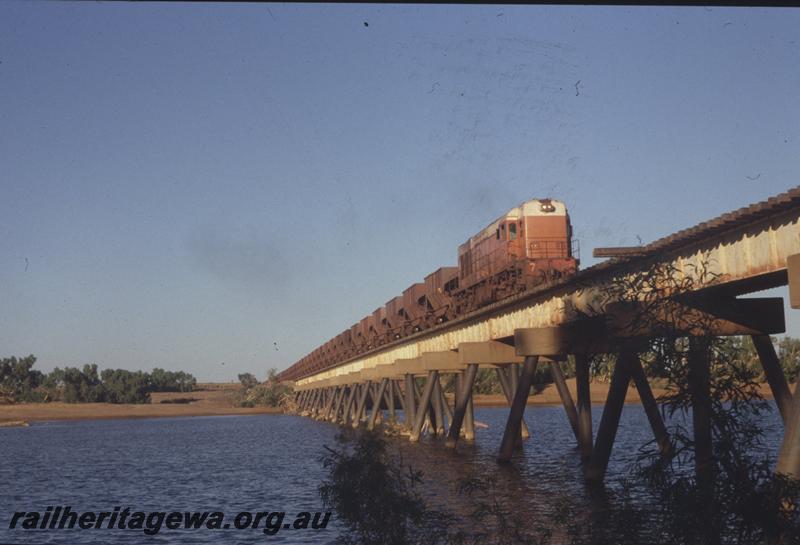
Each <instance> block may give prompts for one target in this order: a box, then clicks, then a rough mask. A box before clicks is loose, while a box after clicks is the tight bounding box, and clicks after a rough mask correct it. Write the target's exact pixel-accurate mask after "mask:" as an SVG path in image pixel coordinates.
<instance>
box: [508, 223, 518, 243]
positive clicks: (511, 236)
mask: <svg viewBox="0 0 800 545" xmlns="http://www.w3.org/2000/svg"><path fill="white" fill-rule="evenodd" d="M516 238H517V224H516V223H509V224H508V240H515V239H516Z"/></svg>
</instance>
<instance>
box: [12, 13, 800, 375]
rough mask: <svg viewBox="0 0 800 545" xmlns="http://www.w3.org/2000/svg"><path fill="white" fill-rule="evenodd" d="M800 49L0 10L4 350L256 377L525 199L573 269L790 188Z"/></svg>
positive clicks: (513, 24)
mask: <svg viewBox="0 0 800 545" xmlns="http://www.w3.org/2000/svg"><path fill="white" fill-rule="evenodd" d="M798 29H800V10H797V9H752V8H727V9H726V8H717V7H713V8H702V7H699V8H650V7H631V8H626V7H589V8H586V7H548V6H517V7H507V6H506V7H504V6H412V5H408V6H388V5H353V6H348V5H282V4H261V5H259V4H249V5H232V4H219V5H215V4H200V5H192V4H150V3H147V4H127V3H114V4H105V3H102V2H100V3H89V2H83V3H56V2H41V3H33V4H31V3H23V2H3V3H0V262H1V263H2V267H0V301H2V312H0V356H9V355H26V354H29V353H34V354H35V355H36V356H37V357H38V358H39V363H38V364H37V366H38V367H39V368H40V369H42V370H45V371H48V370H50V369H52V368H53V367H54V366H64V365H83V364H84V363H89V362H95V363H97V364H98V365H99V366H100V367H101V368H107V367H121V368H127V369H151V368H152V367H154V366H161V367H166V368H169V369H182V370H187V371H190V372H192V373H194V374H195V375H196V376H197V377H198V378H199V379H201V380H231V379H235V378H236V374H237V373H242V372H253V373H255V374H256V375H257V376H259V377H262V378H263V376H264V375H265V372H266V369H267V368H269V367H276V368H279V369H282V368H284V367H286V366H288V365H289V364H291V363H293V362H294V361H295V360H296V359H297V358H299V357H301V356H302V355H304V354H306V353H307V352H309V351H310V350H312V349H313V348H315V347H316V346H317V345H318V344H319V343H321V342H323V341H325V340H327V339H329V338H330V337H332V336H333V335H335V334H337V333H339V332H340V331H342V330H343V329H345V328H346V327H349V326H350V325H351V324H352V323H354V322H355V321H357V320H358V319H360V318H361V317H362V316H363V315H365V314H367V313H370V312H372V311H373V310H374V309H375V308H377V307H378V306H380V305H382V304H383V303H385V302H386V301H388V300H389V299H390V298H391V297H393V296H394V295H396V294H399V293H400V292H401V291H402V290H403V289H405V288H406V287H407V286H409V285H410V284H412V283H414V282H417V281H420V280H421V279H422V278H423V277H424V276H425V275H426V274H428V273H429V272H431V271H433V270H434V269H436V268H438V267H440V266H442V265H454V264H455V263H456V249H457V246H458V244H460V243H461V242H463V241H464V240H466V239H467V238H468V237H469V236H471V235H472V234H474V233H475V232H477V231H478V230H479V229H481V228H482V227H484V226H485V225H486V224H487V223H489V222H490V221H491V220H493V219H494V218H496V217H497V216H499V215H500V214H502V213H503V212H504V211H506V210H507V209H509V208H511V207H513V206H515V205H517V204H518V203H520V202H521V201H523V200H526V199H529V198H533V197H554V198H558V199H561V200H564V201H565V202H566V203H567V205H568V207H569V209H570V213H571V216H572V221H573V224H574V228H575V234H576V237H577V238H578V239H579V240H580V245H581V253H582V256H581V257H582V264H583V265H584V266H588V265H591V264H593V263H595V260H593V259H592V258H591V250H592V248H594V247H596V246H611V245H633V244H637V243H638V240H641V241H642V242H644V243H647V242H650V241H652V240H654V239H656V238H659V237H661V236H664V235H667V234H670V233H672V232H674V231H676V230H679V229H682V228H685V227H689V226H692V225H694V224H696V223H698V222H700V221H704V220H706V219H710V218H711V217H713V216H716V215H718V214H720V213H723V212H727V211H730V210H733V209H735V208H739V207H741V206H745V205H748V204H750V203H752V202H755V201H759V200H763V199H765V198H767V197H770V196H772V195H774V194H777V193H780V192H783V191H785V190H787V189H789V188H791V187H793V186H796V185H798V184H800V161H798V158H800V32H798ZM795 312H797V311H795ZM788 321H789V331H788V333H789V334H792V335H795V336H800V319H798V317H797V316H796V315H789V316H788ZM223 362H224V364H223Z"/></svg>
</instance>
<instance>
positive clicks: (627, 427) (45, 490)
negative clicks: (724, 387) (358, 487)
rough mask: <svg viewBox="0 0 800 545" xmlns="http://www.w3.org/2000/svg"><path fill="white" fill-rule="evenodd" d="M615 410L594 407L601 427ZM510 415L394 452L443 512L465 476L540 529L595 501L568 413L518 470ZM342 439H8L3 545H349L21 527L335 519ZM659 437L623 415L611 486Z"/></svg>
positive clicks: (133, 429)
mask: <svg viewBox="0 0 800 545" xmlns="http://www.w3.org/2000/svg"><path fill="white" fill-rule="evenodd" d="M600 414H601V408H600V407H595V408H594V415H593V420H594V425H595V428H596V427H597V424H598V423H599V420H600ZM506 415H507V409H502V408H498V409H478V410H476V415H475V416H476V420H477V421H479V422H483V423H486V424H487V425H488V428H486V429H477V430H476V441H475V443H474V444H472V445H470V444H462V445H460V446H459V448H458V451H457V452H456V453H453V452H448V451H445V449H444V448H443V447H442V445H441V444H439V443H438V441H436V440H423V442H422V443H421V444H420V445H417V446H414V447H410V445H409V444H408V442H407V441H406V440H402V439H397V440H394V444H395V445H396V447H397V448H398V451H399V452H400V454H401V455H402V456H403V458H404V460H405V462H406V463H408V464H411V465H412V466H414V467H415V468H417V469H420V470H422V471H423V472H424V479H425V483H426V487H427V491H426V494H427V495H428V497H429V498H430V499H431V500H432V501H433V502H434V503H438V504H440V505H446V506H447V507H448V508H450V509H455V510H458V511H460V512H462V513H464V512H467V510H468V507H467V503H468V502H467V500H466V499H465V498H462V497H460V496H458V495H457V494H455V493H454V490H455V487H456V483H457V482H458V480H459V479H460V478H463V477H464V476H466V475H468V474H470V473H472V472H479V473H481V474H482V475H484V476H489V477H491V478H493V479H495V480H496V481H497V483H498V488H499V489H501V490H503V496H504V497H505V498H506V501H508V502H511V503H513V505H514V506H515V508H516V509H519V510H520V511H522V512H525V513H526V514H527V513H529V517H530V520H532V521H533V520H536V519H537V518H546V517H547V513H549V512H550V511H551V509H552V506H553V503H554V501H555V499H557V498H560V497H565V496H566V497H569V498H570V501H574V502H576V503H580V502H585V501H588V500H587V495H586V490H585V487H584V485H583V481H582V479H581V472H580V459H579V456H578V452H577V449H576V448H575V440H574V437H573V436H572V432H571V430H570V428H569V425H568V423H567V420H566V417H565V415H564V412H563V409H561V408H560V407H529V408H528V409H527V411H526V421H527V423H528V426H529V427H530V429H531V433H532V438H531V440H529V441H527V442H526V443H525V449H524V452H520V453H519V454H518V455H517V457H516V458H515V460H514V464H512V465H511V466H503V467H500V466H498V465H497V464H496V463H495V461H494V456H495V454H496V450H497V447H498V445H499V443H500V438H501V436H502V432H503V426H504V423H505V418H506ZM765 424H766V427H767V428H768V430H769V432H768V434H767V445H766V446H767V447H768V448H771V449H773V452H774V449H776V448H777V445H778V443H779V441H780V434H779V432H778V431H777V430H778V429H779V418H778V416H777V415H776V413H775V412H773V413H772V414H771V415H770V416H769V417H768V418H767V419H766V420H765ZM336 429H337V428H336V427H335V426H333V425H330V424H326V423H321V422H316V421H313V420H310V419H307V418H301V417H296V416H282V415H260V416H238V417H195V418H174V419H166V418H165V419H151V420H106V421H102V420H101V421H84V422H63V423H62V422H58V423H43V424H36V425H32V426H31V427H29V428H14V429H0V543H30V544H33V543H36V544H41V543H56V544H62V543H63V544H67V543H69V544H94V543H98V544H99V543H113V544H116V543H132V544H133V543H167V544H172V543H225V544H235V543H266V542H270V543H327V542H330V541H331V540H333V539H334V538H335V537H336V533H337V524H336V520H335V514H334V516H333V518H332V520H331V522H330V524H328V527H327V529H325V530H292V529H289V530H280V531H279V532H278V533H277V534H275V535H272V536H267V535H264V534H263V532H262V531H261V529H258V530H234V529H230V530H208V529H199V530H167V529H166V528H164V529H162V530H161V531H160V532H159V533H158V534H157V535H155V536H145V535H144V534H142V532H141V531H136V530H109V529H97V530H71V531H70V530H46V531H25V530H20V529H15V530H10V529H8V525H9V522H10V520H11V516H12V514H13V512H14V511H32V510H37V511H44V510H45V509H46V507H47V506H55V505H70V506H71V507H72V509H73V510H74V511H89V510H93V511H110V510H112V509H113V508H114V507H115V506H123V507H125V506H130V507H131V508H132V509H133V510H141V511H148V510H150V511H172V510H176V511H184V510H191V511H222V512H223V513H225V516H226V520H228V519H229V518H232V517H233V516H235V515H236V514H237V513H238V512H240V511H252V512H258V511H285V512H286V513H287V519H290V518H291V519H292V520H293V516H294V515H295V514H296V513H298V512H301V511H312V512H313V511H322V510H323V505H322V502H321V501H320V499H319V496H318V493H317V487H318V486H319V484H320V482H321V481H322V479H323V478H324V470H323V468H322V467H321V464H320V462H319V458H320V456H321V455H322V454H323V453H324V445H328V446H335V435H336ZM650 438H651V436H650V432H649V427H648V426H647V420H646V417H645V415H644V413H643V411H642V409H641V407H639V406H636V405H628V406H626V407H625V410H624V411H623V417H622V421H621V423H620V431H619V433H618V436H617V443H616V444H615V447H614V452H613V455H612V460H611V465H610V467H609V472H608V480H609V481H610V482H613V480H614V479H615V478H617V477H621V476H624V475H625V473H626V467H627V464H628V462H629V461H631V460H632V459H633V458H634V457H635V455H636V452H637V449H638V448H639V447H640V446H641V445H642V444H643V443H646V442H647V441H649V440H650Z"/></svg>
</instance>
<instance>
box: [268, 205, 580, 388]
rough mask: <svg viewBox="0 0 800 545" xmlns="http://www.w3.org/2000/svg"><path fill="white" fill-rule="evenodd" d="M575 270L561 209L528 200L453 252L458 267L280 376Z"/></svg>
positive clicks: (334, 360)
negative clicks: (455, 254)
mask: <svg viewBox="0 0 800 545" xmlns="http://www.w3.org/2000/svg"><path fill="white" fill-rule="evenodd" d="M577 270H578V257H577V251H576V250H575V248H574V243H573V240H572V225H571V224H570V220H569V214H568V213H567V208H566V206H565V205H564V203H563V202H561V201H557V200H555V199H532V200H529V201H526V202H524V203H522V204H520V205H519V206H517V207H516V208H512V209H511V210H509V211H508V212H506V213H505V214H503V215H502V216H501V217H500V218H498V219H496V220H495V221H493V222H492V223H490V224H489V225H488V226H487V227H486V228H485V229H483V230H482V231H481V232H479V233H477V234H476V235H474V236H472V237H471V238H470V239H469V240H467V241H466V242H464V243H463V244H462V245H461V246H459V247H458V266H457V267H442V268H440V269H438V270H436V271H434V272H432V273H431V274H429V275H428V276H426V277H425V281H424V282H419V283H417V284H414V285H412V286H410V287H409V288H408V289H406V290H405V291H404V292H403V294H402V295H399V296H397V297H395V298H393V299H391V300H390V301H388V302H387V303H386V304H385V305H384V306H382V307H380V308H378V309H377V310H375V312H373V313H372V314H371V315H369V316H365V317H364V318H363V319H361V321H359V322H358V323H357V324H355V325H353V326H352V327H351V328H350V329H346V330H345V331H343V332H342V333H340V334H339V335H337V336H336V337H334V338H333V339H331V340H330V341H328V342H326V343H325V344H323V345H322V346H320V347H319V348H317V349H316V350H314V351H313V352H311V353H310V354H309V355H307V356H305V357H304V358H302V359H301V360H300V361H298V362H297V363H295V364H294V365H292V366H291V367H290V368H289V369H287V370H286V371H284V372H283V373H281V374H280V375H279V376H278V378H279V379H280V380H296V379H298V378H301V377H303V376H306V375H308V374H312V373H317V372H320V371H323V370H324V369H327V368H329V367H333V366H335V365H337V364H338V363H340V362H343V361H346V360H349V359H350V358H353V357H355V356H357V355H359V354H362V353H364V352H367V351H369V350H372V349H374V348H377V347H379V346H381V345H384V344H387V343H390V342H392V341H395V340H397V339H401V338H403V337H405V336H408V335H412V334H414V333H417V332H419V331H422V330H425V329H428V328H430V327H434V326H436V325H438V324H441V323H443V322H447V321H450V320H453V319H456V318H459V317H461V316H464V315H466V314H469V313H470V312H473V311H475V310H477V309H479V308H481V307H483V306H486V305H489V304H491V303H494V302H497V301H500V300H502V299H505V298H507V297H510V296H512V295H515V294H517V293H520V292H523V291H525V290H528V289H531V288H533V287H535V286H539V285H542V284H544V283H548V282H554V281H558V280H559V279H561V278H564V277H567V276H571V275H573V274H575V273H576V272H577Z"/></svg>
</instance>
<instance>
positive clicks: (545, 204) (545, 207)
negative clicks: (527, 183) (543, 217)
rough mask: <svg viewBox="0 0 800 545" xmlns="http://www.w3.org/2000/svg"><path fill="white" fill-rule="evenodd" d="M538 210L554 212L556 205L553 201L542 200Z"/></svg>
mask: <svg viewBox="0 0 800 545" xmlns="http://www.w3.org/2000/svg"><path fill="white" fill-rule="evenodd" d="M539 210H541V211H542V212H555V211H556V207H555V206H553V203H551V202H550V201H542V203H541V204H540V205H539Z"/></svg>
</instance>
